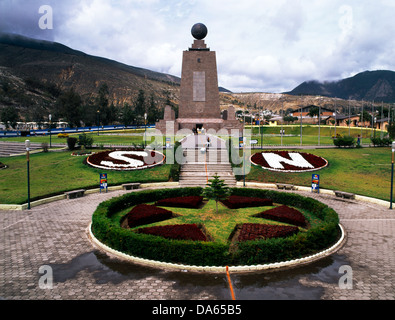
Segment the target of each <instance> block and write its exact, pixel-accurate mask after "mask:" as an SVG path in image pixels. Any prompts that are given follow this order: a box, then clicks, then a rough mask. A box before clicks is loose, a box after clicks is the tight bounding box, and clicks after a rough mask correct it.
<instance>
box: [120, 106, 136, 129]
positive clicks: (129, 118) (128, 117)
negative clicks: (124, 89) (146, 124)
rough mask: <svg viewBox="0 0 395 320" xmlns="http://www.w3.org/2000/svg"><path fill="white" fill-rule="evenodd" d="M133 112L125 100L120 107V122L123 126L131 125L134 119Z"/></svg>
mask: <svg viewBox="0 0 395 320" xmlns="http://www.w3.org/2000/svg"><path fill="white" fill-rule="evenodd" d="M134 116H135V115H134V113H133V110H132V107H131V106H130V105H129V104H128V103H127V102H125V104H124V106H123V109H122V123H123V124H124V125H125V126H128V125H131V124H132V123H133V120H134Z"/></svg>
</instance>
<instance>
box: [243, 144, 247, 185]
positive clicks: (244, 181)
mask: <svg viewBox="0 0 395 320" xmlns="http://www.w3.org/2000/svg"><path fill="white" fill-rule="evenodd" d="M246 143H247V137H244V138H243V187H245V186H246V161H245V160H246V158H245V149H246Z"/></svg>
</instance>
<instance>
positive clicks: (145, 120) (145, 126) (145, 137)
mask: <svg viewBox="0 0 395 320" xmlns="http://www.w3.org/2000/svg"><path fill="white" fill-rule="evenodd" d="M146 145H147V113H144V148H145V146H146Z"/></svg>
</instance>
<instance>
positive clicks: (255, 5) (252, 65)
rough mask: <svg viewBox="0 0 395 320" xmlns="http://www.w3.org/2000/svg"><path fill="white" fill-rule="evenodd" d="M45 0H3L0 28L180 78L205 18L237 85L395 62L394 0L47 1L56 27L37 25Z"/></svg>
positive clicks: (228, 78)
mask: <svg viewBox="0 0 395 320" xmlns="http://www.w3.org/2000/svg"><path fill="white" fill-rule="evenodd" d="M42 4H43V3H42V1H41V0H2V1H1V3H0V12H1V13H0V14H1V16H0V30H2V31H7V32H12V31H13V32H16V33H22V34H25V35H28V36H35V37H41V38H44V39H50V40H56V41H58V42H61V43H64V44H66V45H68V46H70V47H72V48H74V49H78V50H81V51H84V52H86V53H88V54H93V55H99V56H104V57H107V58H110V59H114V60H118V61H120V62H123V63H127V64H130V65H134V66H138V67H142V68H148V69H151V70H155V71H160V72H166V73H170V74H174V75H177V76H180V74H181V61H182V51H183V50H187V49H188V47H190V45H191V43H192V42H193V39H192V36H191V34H190V29H191V27H192V25H193V24H194V23H196V22H203V23H205V24H206V25H207V27H208V29H209V33H208V36H207V38H206V43H207V45H208V47H210V48H211V50H215V51H216V52H217V62H218V71H219V81H220V83H219V84H220V86H224V87H226V88H228V89H230V90H233V91H238V90H240V91H248V90H254V91H266V92H281V91H288V90H291V89H293V87H295V86H296V85H298V84H299V83H300V82H302V81H305V80H312V79H317V80H334V79H340V78H341V77H344V76H350V75H353V74H355V73H357V72H360V71H364V70H374V69H375V68H383V69H384V68H385V69H395V68H394V63H393V62H392V61H393V57H392V55H393V52H394V49H395V40H394V38H393V31H394V27H393V15H394V13H395V12H394V2H393V1H392V0H381V1H369V0H360V1H355V0H350V1H342V0H310V1H306V0H263V1H262V0H245V1H240V0H199V1H197V0H112V1H106V0H83V1H77V0H72V1H61V0H48V1H46V4H49V5H51V6H53V8H54V29H53V30H52V31H47V32H44V31H42V30H39V28H38V27H37V24H38V19H39V15H38V13H37V12H38V8H39V6H40V5H42ZM5 12H7V13H6V14H5Z"/></svg>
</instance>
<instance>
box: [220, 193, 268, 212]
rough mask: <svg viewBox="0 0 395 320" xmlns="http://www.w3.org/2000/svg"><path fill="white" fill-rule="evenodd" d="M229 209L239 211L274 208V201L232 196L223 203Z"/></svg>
mask: <svg viewBox="0 0 395 320" xmlns="http://www.w3.org/2000/svg"><path fill="white" fill-rule="evenodd" d="M221 202H222V203H223V204H224V205H225V206H226V207H228V208H229V209H239V208H248V207H263V206H272V205H273V201H272V200H271V199H262V198H258V197H246V196H237V195H231V196H230V197H228V199H226V200H222V201H221Z"/></svg>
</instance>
